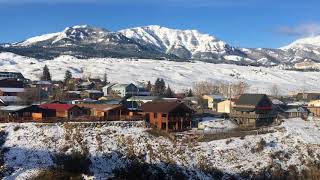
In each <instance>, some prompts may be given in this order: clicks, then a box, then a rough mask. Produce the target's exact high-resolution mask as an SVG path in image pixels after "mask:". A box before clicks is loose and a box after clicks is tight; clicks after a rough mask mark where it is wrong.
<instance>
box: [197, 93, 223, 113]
mask: <svg viewBox="0 0 320 180" xmlns="http://www.w3.org/2000/svg"><path fill="white" fill-rule="evenodd" d="M202 99H204V100H205V101H206V104H207V107H208V109H211V110H213V111H217V104H218V103H219V102H221V101H223V100H224V97H223V96H222V95H219V94H211V95H203V96H202Z"/></svg>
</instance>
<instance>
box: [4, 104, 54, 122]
mask: <svg viewBox="0 0 320 180" xmlns="http://www.w3.org/2000/svg"><path fill="white" fill-rule="evenodd" d="M0 116H1V117H2V118H5V119H6V120H41V119H45V118H48V117H55V111H54V110H50V109H43V108H40V107H39V106H37V105H31V106H14V105H13V106H5V107H1V108H0Z"/></svg>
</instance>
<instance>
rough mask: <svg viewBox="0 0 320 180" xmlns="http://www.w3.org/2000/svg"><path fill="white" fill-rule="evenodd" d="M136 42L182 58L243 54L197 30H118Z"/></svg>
mask: <svg viewBox="0 0 320 180" xmlns="http://www.w3.org/2000/svg"><path fill="white" fill-rule="evenodd" d="M119 32H121V33H123V34H124V35H125V36H126V37H128V38H131V39H134V40H136V41H137V42H139V43H141V44H144V45H148V46H153V47H154V48H156V49H157V50H159V51H161V52H164V53H167V54H174V55H176V56H178V57H180V58H184V59H217V58H219V56H224V55H243V54H242V53H241V52H240V51H237V50H236V49H235V48H233V47H231V46H229V45H228V44H227V43H225V42H223V41H221V40H219V39H217V38H216V37H214V36H211V35H209V34H201V33H200V32H198V31H197V30H178V29H169V28H166V27H160V26H157V25H153V26H145V27H136V28H131V29H124V30H121V31H119Z"/></svg>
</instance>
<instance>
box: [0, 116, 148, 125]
mask: <svg viewBox="0 0 320 180" xmlns="http://www.w3.org/2000/svg"><path fill="white" fill-rule="evenodd" d="M141 120H144V116H137V115H134V116H128V115H121V116H109V117H108V118H104V117H94V116H79V117H76V118H72V119H68V118H59V117H46V118H42V119H36V120H35V119H32V118H31V117H19V118H13V117H11V118H3V117H0V123H12V122H14V123H25V122H38V123H58V122H103V121H141Z"/></svg>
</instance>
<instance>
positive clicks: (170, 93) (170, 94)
mask: <svg viewBox="0 0 320 180" xmlns="http://www.w3.org/2000/svg"><path fill="white" fill-rule="evenodd" d="M164 96H165V97H167V98H173V97H175V93H174V92H173V91H172V90H171V88H170V86H168V87H167V89H166V91H165V93H164Z"/></svg>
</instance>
